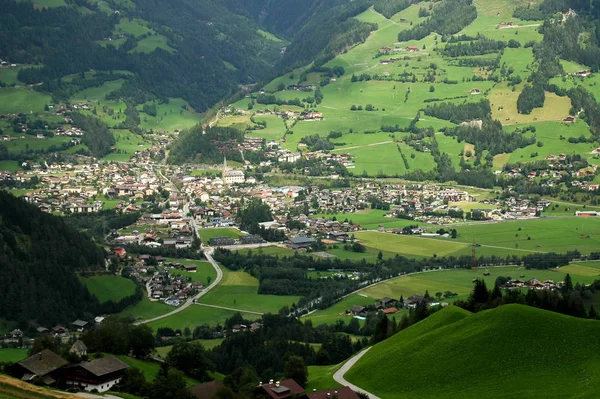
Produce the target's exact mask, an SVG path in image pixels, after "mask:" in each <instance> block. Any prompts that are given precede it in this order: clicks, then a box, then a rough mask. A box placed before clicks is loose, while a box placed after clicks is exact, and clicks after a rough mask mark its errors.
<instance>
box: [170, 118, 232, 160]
mask: <svg viewBox="0 0 600 399" xmlns="http://www.w3.org/2000/svg"><path fill="white" fill-rule="evenodd" d="M243 139H244V134H243V133H242V132H241V131H239V130H237V129H234V128H229V127H213V128H207V129H206V134H203V127H202V126H200V125H198V126H195V127H193V128H191V129H189V130H188V131H185V132H183V133H181V135H180V136H179V140H177V141H176V142H175V143H174V144H173V146H172V148H171V151H170V153H169V162H170V163H173V164H176V165H180V164H183V163H186V162H196V163H206V164H220V163H222V162H223V157H224V156H227V157H228V158H229V159H230V160H236V161H241V160H242V159H241V155H240V152H239V151H238V150H237V149H236V148H235V145H225V144H223V145H221V147H219V146H217V144H216V143H226V142H234V143H241V142H242V141H243Z"/></svg>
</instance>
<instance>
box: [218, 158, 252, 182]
mask: <svg viewBox="0 0 600 399" xmlns="http://www.w3.org/2000/svg"><path fill="white" fill-rule="evenodd" d="M245 180H246V179H245V177H244V172H242V171H241V170H234V169H229V168H228V167H227V158H226V157H225V158H224V159H223V183H225V185H228V186H229V185H232V184H240V183H244V181H245Z"/></svg>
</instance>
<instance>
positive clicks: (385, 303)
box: [377, 296, 396, 306]
mask: <svg viewBox="0 0 600 399" xmlns="http://www.w3.org/2000/svg"><path fill="white" fill-rule="evenodd" d="M394 302H396V300H395V299H392V298H388V297H387V296H384V297H383V298H381V299H378V300H377V303H379V304H380V305H382V306H389V305H391V304H392V303H394Z"/></svg>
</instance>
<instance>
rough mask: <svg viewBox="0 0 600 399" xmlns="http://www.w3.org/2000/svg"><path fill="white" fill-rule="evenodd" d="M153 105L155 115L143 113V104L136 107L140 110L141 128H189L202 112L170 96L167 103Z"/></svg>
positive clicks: (199, 118)
mask: <svg viewBox="0 0 600 399" xmlns="http://www.w3.org/2000/svg"><path fill="white" fill-rule="evenodd" d="M155 105H156V116H152V115H148V114H146V113H144V112H143V111H142V110H143V105H139V106H138V107H137V109H138V111H139V112H140V119H141V122H140V127H142V128H143V129H146V130H154V131H168V132H172V131H175V130H183V129H187V128H190V127H192V126H194V125H196V124H198V123H199V122H200V121H201V120H202V114H199V113H197V112H195V111H194V110H193V109H192V108H191V107H190V106H189V104H188V103H187V102H186V101H185V100H183V99H181V98H170V99H169V102H168V103H167V104H159V103H156V104H155Z"/></svg>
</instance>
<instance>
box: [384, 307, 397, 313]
mask: <svg viewBox="0 0 600 399" xmlns="http://www.w3.org/2000/svg"><path fill="white" fill-rule="evenodd" d="M382 312H383V314H394V313H398V309H396V308H387V309H383V310H382Z"/></svg>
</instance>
